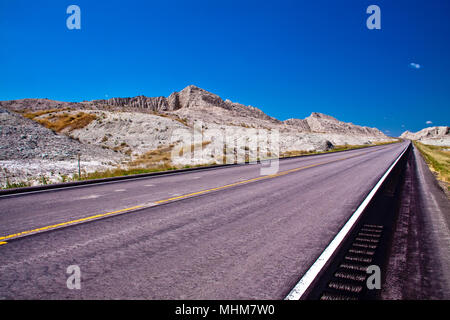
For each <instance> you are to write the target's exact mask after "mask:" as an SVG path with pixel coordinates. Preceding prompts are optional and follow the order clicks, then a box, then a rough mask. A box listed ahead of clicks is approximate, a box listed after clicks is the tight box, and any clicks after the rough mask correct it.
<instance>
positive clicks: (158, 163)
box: [0, 140, 400, 190]
mask: <svg viewBox="0 0 450 320" xmlns="http://www.w3.org/2000/svg"><path fill="white" fill-rule="evenodd" d="M399 141H400V140H398V141H393V142H383V143H374V144H371V145H342V146H335V147H334V148H333V149H331V150H327V151H302V150H300V151H289V152H284V153H282V154H281V155H280V158H289V157H295V156H301V155H314V154H323V153H333V152H337V151H345V150H353V149H362V148H367V147H372V146H378V145H386V144H392V143H397V142H399ZM209 143H210V142H209V141H208V142H203V143H202V147H204V146H205V145H207V144H209ZM193 147H194V146H191V150H193ZM171 151H172V147H166V148H160V149H156V150H152V151H149V152H147V153H145V154H143V155H142V156H141V157H139V158H138V159H136V160H134V161H132V162H131V163H130V164H129V166H128V167H127V168H122V167H117V168H114V169H110V170H104V171H95V172H90V173H82V174H81V177H78V174H73V175H72V177H67V176H64V177H62V178H61V181H60V182H61V183H63V182H70V181H85V180H94V179H102V178H114V177H120V176H130V175H136V174H143V173H153V172H161V171H171V170H176V169H187V168H195V167H206V166H210V165H211V163H210V164H200V165H186V166H182V167H180V166H178V167H176V166H174V165H173V164H172V163H171V162H170V155H171ZM187 151H189V150H187ZM183 152H186V150H183ZM29 180H33V179H29ZM35 180H37V179H35ZM39 180H40V181H42V185H45V184H48V183H46V180H45V177H41V178H40V179H39ZM28 186H31V183H30V181H26V182H17V183H9V182H8V180H7V183H6V186H2V187H1V188H0V189H2V190H3V189H11V188H21V187H28Z"/></svg>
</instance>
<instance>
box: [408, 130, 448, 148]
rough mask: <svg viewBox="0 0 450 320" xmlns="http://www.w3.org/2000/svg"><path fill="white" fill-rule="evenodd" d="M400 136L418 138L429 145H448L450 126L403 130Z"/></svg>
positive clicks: (411, 138)
mask: <svg viewBox="0 0 450 320" xmlns="http://www.w3.org/2000/svg"><path fill="white" fill-rule="evenodd" d="M400 138H402V139H410V140H418V141H420V142H422V143H424V144H430V145H437V146H450V127H448V126H440V127H428V128H424V129H422V130H420V131H417V132H410V131H405V132H403V133H402V134H401V136H400Z"/></svg>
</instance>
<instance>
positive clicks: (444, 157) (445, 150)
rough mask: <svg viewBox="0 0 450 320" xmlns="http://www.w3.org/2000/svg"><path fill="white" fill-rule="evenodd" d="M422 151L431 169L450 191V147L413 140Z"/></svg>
mask: <svg viewBox="0 0 450 320" xmlns="http://www.w3.org/2000/svg"><path fill="white" fill-rule="evenodd" d="M413 143H414V146H415V147H416V148H417V150H419V151H420V153H421V154H422V156H423V158H424V159H425V162H426V163H427V164H428V167H429V168H430V170H431V171H432V172H433V173H434V174H435V175H436V177H437V179H438V180H440V181H442V182H443V183H444V184H445V186H446V188H447V191H450V151H449V147H442V146H432V145H427V144H423V143H420V142H418V141H413Z"/></svg>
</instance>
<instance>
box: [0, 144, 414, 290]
mask: <svg viewBox="0 0 450 320" xmlns="http://www.w3.org/2000/svg"><path fill="white" fill-rule="evenodd" d="M405 146H406V143H396V144H392V145H385V146H378V147H372V148H367V149H360V150H352V151H347V152H339V153H330V154H324V155H317V156H310V157H302V158H294V159H286V160H282V161H280V168H279V172H278V173H277V174H274V175H272V176H260V166H261V165H259V164H255V165H239V166H232V167H225V168H218V169H209V170H201V171H195V172H188V173H179V174H171V175H164V176H157V177H150V178H141V179H136V180H127V181H118V182H113V183H105V184H100V185H89V186H82V187H75V188H67V189H61V190H52V191H47V192H36V193H30V194H25V195H13V196H4V197H0V241H2V242H6V244H3V245H0V299H283V298H284V297H285V296H286V294H287V293H288V292H289V291H290V290H291V289H292V288H293V287H294V285H295V284H296V282H297V281H298V279H299V278H300V277H301V276H302V275H303V274H304V273H305V271H306V270H307V269H308V268H309V266H311V264H312V263H313V262H314V260H315V259H316V258H317V257H318V256H319V255H320V253H321V252H322V251H323V250H324V248H325V247H326V246H327V244H328V243H329V242H330V241H331V240H332V238H333V237H334V236H335V235H336V234H337V233H338V231H339V230H340V228H341V227H342V225H343V224H344V223H345V222H346V220H347V219H348V218H349V217H350V215H351V214H352V213H353V211H354V210H355V209H356V208H357V207H358V205H359V204H360V203H361V201H362V200H363V199H364V197H365V196H366V195H367V194H368V192H369V191H370V190H371V188H373V186H374V185H375V184H376V182H377V181H378V180H379V179H380V177H381V176H382V175H383V173H384V172H385V171H386V169H387V168H388V167H389V166H390V164H391V163H392V162H393V161H394V160H395V159H396V158H397V156H398V155H399V154H400V153H401V152H402V151H403V149H404V148H405ZM133 208H135V209H133ZM121 210H122V211H121ZM117 211H119V212H117ZM105 213H107V215H105V216H100V217H98V220H95V221H86V220H81V221H80V219H83V218H87V217H92V216H96V215H99V214H105ZM118 213H120V214H118ZM73 221H78V224H76V225H69V224H71V223H75V222H73ZM58 224H62V225H61V226H65V227H64V228H59V229H56V230H53V229H52V228H47V229H46V227H47V226H54V225H58ZM32 230H39V233H37V234H31V235H30V233H27V232H30V231H32ZM21 232H25V233H23V234H22V235H25V236H24V237H21V238H17V237H18V236H19V235H20V233H21ZM8 237H9V238H8ZM2 238H3V240H2ZM71 265H77V266H79V268H80V270H81V289H80V290H76V289H75V290H70V289H68V288H67V285H66V281H67V278H68V277H69V276H70V275H68V274H67V273H66V270H67V267H68V266H71Z"/></svg>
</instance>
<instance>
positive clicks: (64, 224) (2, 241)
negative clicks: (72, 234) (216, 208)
mask: <svg viewBox="0 0 450 320" xmlns="http://www.w3.org/2000/svg"><path fill="white" fill-rule="evenodd" d="M366 153H368V152H364V153H359V154H356V155H353V156H350V157H345V158H339V159H335V160H330V161H324V162H319V163H316V164H312V165H309V166H305V167H300V168H294V169H290V170H286V171H282V172H279V173H275V174H271V175H267V176H261V177H257V178H253V179H248V180H243V181H239V182H235V183H231V184H227V185H224V186H221V187H217V188H211V189H206V190H201V191H197V192H193V193H188V194H184V195H181V196H177V197H172V198H168V199H163V200H158V201H154V202H152V203H151V204H143V205H138V206H134V207H130V208H126V209H121V210H117V211H111V212H107V213H102V214H97V215H93V216H89V217H86V218H81V219H76V220H71V221H67V222H62V223H58V224H53V225H49V226H45V227H41V228H36V229H32V230H27V231H22V232H18V233H14V234H10V235H7V236H3V237H0V245H3V244H6V243H7V242H5V240H12V239H15V238H20V237H23V236H26V235H31V234H35V233H39V232H43V231H49V230H53V229H58V228H62V227H68V226H71V225H75V224H79V223H83V222H88V221H92V220H98V219H101V218H105V217H107V216H111V215H116V214H124V213H129V212H131V211H134V210H137V209H143V208H149V207H153V206H155V205H159V204H162V203H167V202H170V201H176V200H181V199H185V198H189V197H193V196H197V195H201V194H205V193H209V192H213V191H217V190H223V189H226V188H231V187H234V186H238V185H241V184H246V183H250V182H254V181H259V180H264V179H271V178H275V177H279V176H283V175H286V174H289V173H293V172H297V171H300V170H304V169H308V168H312V167H317V166H320V165H323V164H327V163H331V162H337V161H341V160H346V159H350V158H353V157H356V156H359V155H362V154H366Z"/></svg>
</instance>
